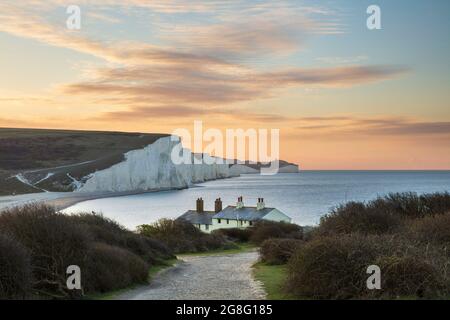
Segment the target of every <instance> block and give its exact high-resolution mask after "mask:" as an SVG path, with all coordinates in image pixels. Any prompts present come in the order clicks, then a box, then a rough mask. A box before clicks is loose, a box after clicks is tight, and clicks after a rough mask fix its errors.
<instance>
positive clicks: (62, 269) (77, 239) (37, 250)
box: [0, 205, 90, 298]
mask: <svg viewBox="0 0 450 320" xmlns="http://www.w3.org/2000/svg"><path fill="white" fill-rule="evenodd" d="M0 231H2V232H4V233H7V234H11V235H12V236H13V237H14V238H15V239H17V241H19V242H20V243H21V244H22V245H23V246H25V247H26V248H28V250H29V252H30V255H31V264H32V266H33V277H34V279H35V281H34V283H33V289H34V290H35V291H37V292H38V293H39V294H42V295H46V296H51V297H59V298H65V297H73V296H77V295H78V294H80V292H77V290H68V289H67V287H66V277H67V275H66V269H67V267H68V266H69V265H78V266H80V268H82V269H83V267H84V266H85V263H86V258H87V251H88V247H89V240H90V237H89V234H88V232H87V230H86V229H84V228H82V227H80V226H77V225H74V224H72V223H70V222H69V219H68V217H67V216H65V215H63V214H59V213H55V211H54V209H52V208H51V207H47V206H42V205H27V206H24V207H22V208H20V209H18V208H15V209H10V210H7V211H4V212H3V213H2V214H1V215H0Z"/></svg>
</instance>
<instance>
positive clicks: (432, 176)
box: [66, 171, 450, 229]
mask: <svg viewBox="0 0 450 320" xmlns="http://www.w3.org/2000/svg"><path fill="white" fill-rule="evenodd" d="M406 191H414V192H417V193H428V192H436V191H439V192H443V191H448V192H450V171H303V172H301V173H298V174H278V175H275V176H261V175H242V176H241V177H238V178H231V179H224V180H216V181H210V182H206V183H203V184H200V185H198V186H196V187H193V188H190V189H185V190H177V191H166V192H155V193H146V194H139V195H133V196H124V197H116V198H105V199H97V200H91V201H85V202H82V203H79V204H77V205H75V206H73V207H70V208H68V209H66V212H68V213H74V212H80V211H84V212H91V211H96V212H102V213H103V214H104V215H105V216H107V217H109V218H112V219H114V220H116V221H118V222H119V223H121V224H122V225H124V226H126V227H128V228H130V229H134V228H135V227H136V226H137V225H140V224H144V223H151V222H154V221H156V220H158V219H160V218H176V217H178V216H179V215H181V214H182V213H184V212H185V211H186V210H189V209H195V200H196V199H197V198H199V197H202V198H203V199H204V200H205V209H207V210H213V208H214V199H216V198H218V197H221V198H222V201H223V204H224V207H225V206H226V205H229V204H234V203H235V202H236V199H237V197H238V196H241V195H242V196H243V197H244V203H245V204H246V205H252V206H254V205H256V201H257V198H259V197H263V198H264V200H265V203H266V206H269V207H275V208H278V209H279V210H281V211H283V212H284V213H286V214H287V215H289V216H290V217H292V218H293V220H294V221H295V222H296V223H299V224H301V225H313V224H317V223H318V222H319V219H320V217H321V216H322V215H324V214H326V213H327V212H328V211H329V209H330V208H332V207H334V206H336V205H338V204H340V203H345V202H347V201H351V200H358V201H365V200H370V199H373V198H375V197H377V196H378V195H384V194H387V193H390V192H406Z"/></svg>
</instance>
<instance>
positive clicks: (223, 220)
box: [178, 197, 292, 233]
mask: <svg viewBox="0 0 450 320" xmlns="http://www.w3.org/2000/svg"><path fill="white" fill-rule="evenodd" d="M196 204H197V206H196V210H188V211H186V212H185V213H184V214H183V215H181V216H180V217H179V218H178V219H180V220H184V221H188V222H190V223H192V224H193V225H194V226H196V227H197V228H199V229H200V230H201V231H204V232H207V233H209V232H211V231H213V230H217V229H223V228H247V227H250V226H252V225H253V224H254V223H255V222H256V221H260V220H268V221H276V222H286V223H291V220H292V219H291V218H290V217H288V216H287V215H286V214H284V213H283V212H281V211H280V210H278V209H276V208H269V207H266V206H265V203H264V199H263V198H258V201H257V203H256V206H245V205H244V199H243V197H239V198H238V201H237V202H236V205H235V206H227V207H226V208H225V209H222V199H221V198H218V199H216V201H215V202H214V211H205V210H204V201H203V199H202V198H198V199H197V202H196Z"/></svg>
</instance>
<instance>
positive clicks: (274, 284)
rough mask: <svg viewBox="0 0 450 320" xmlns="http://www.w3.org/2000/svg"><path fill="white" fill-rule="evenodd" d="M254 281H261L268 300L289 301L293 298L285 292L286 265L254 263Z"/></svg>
mask: <svg viewBox="0 0 450 320" xmlns="http://www.w3.org/2000/svg"><path fill="white" fill-rule="evenodd" d="M253 274H254V276H255V279H256V280H258V281H261V283H262V284H263V287H264V290H265V291H266V293H267V299H269V300H290V299H294V297H293V296H292V295H290V294H288V293H287V292H286V289H285V283H286V279H287V267H286V265H269V264H265V263H261V262H259V263H256V264H255V265H254V266H253Z"/></svg>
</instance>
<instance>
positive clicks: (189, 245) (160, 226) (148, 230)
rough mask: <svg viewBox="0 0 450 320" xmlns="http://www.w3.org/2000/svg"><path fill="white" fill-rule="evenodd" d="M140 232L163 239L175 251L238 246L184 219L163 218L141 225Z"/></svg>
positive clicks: (198, 250) (199, 250) (195, 250)
mask: <svg viewBox="0 0 450 320" xmlns="http://www.w3.org/2000/svg"><path fill="white" fill-rule="evenodd" d="M138 232H139V233H140V234H142V235H144V236H148V237H151V238H154V239H157V240H159V241H162V242H163V243H164V244H165V245H166V246H168V247H169V248H170V249H171V250H173V252H175V253H183V252H202V251H207V250H214V249H226V248H232V247H236V245H234V244H233V243H230V242H229V241H227V239H226V238H225V237H224V236H223V235H221V234H217V233H213V234H206V233H204V232H202V231H200V230H199V229H197V228H196V227H194V226H193V225H192V224H191V223H189V222H186V221H183V220H170V219H161V220H159V221H158V222H155V223H154V224H151V225H148V224H145V225H141V226H139V227H138Z"/></svg>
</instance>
